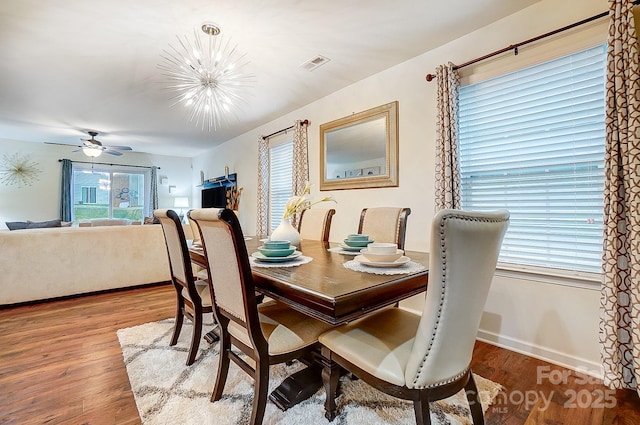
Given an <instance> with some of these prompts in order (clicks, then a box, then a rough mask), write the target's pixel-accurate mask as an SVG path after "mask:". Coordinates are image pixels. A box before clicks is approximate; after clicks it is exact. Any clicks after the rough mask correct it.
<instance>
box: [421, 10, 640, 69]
mask: <svg viewBox="0 0 640 425" xmlns="http://www.w3.org/2000/svg"><path fill="white" fill-rule="evenodd" d="M633 4H634V5H638V4H640V0H635V1H634V2H633ZM608 15H609V12H608V11H607V12H602V13H599V14H597V15H594V16H592V17H590V18H587V19H583V20H582V21H579V22H574V23H573V24H571V25H567V26H565V27H562V28H558V29H557V30H554V31H550V32H547V33H544V34H542V35H539V36H537V37H533V38H530V39H528V40H525V41H521V42H520V43H516V44H512V45H510V46H508V47H505V48H503V49H500V50H496V51H495V52H491V53H489V54H486V55H484V56H480V57H479V58H475V59H472V60H470V61H468V62H465V63H463V64H461V65H455V66H454V67H453V69H454V70H457V69H460V68H464V67H465V66H469V65H473V64H474V63H477V62H481V61H483V60H485V59H489V58H492V57H494V56H497V55H499V54H501V53H504V52H508V51H509V50H513V51H514V53H515V54H516V55H517V54H518V47H520V46H524V45H526V44H529V43H533V42H534V41H538V40H541V39H543V38H546V37H550V36H552V35H556V34H558V33H560V32H563V31H567V30H570V29H572V28H575V27H578V26H580V25H584V24H587V23H589V22H591V21H595V20H597V19H600V18H604V17H605V16H608ZM435 77H436V76H435V75H434V74H427V75H426V77H425V78H426V80H427V81H431V80H433V79H434V78H435Z"/></svg>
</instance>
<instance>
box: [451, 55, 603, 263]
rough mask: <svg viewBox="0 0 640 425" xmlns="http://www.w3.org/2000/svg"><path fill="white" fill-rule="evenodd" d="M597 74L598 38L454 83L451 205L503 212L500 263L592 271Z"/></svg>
mask: <svg viewBox="0 0 640 425" xmlns="http://www.w3.org/2000/svg"><path fill="white" fill-rule="evenodd" d="M605 74H606V49H605V46H597V47H593V48H590V49H587V50H584V51H580V52H577V53H574V54H571V55H567V56H564V57H561V58H558V59H554V60H551V61H548V62H544V63H541V64H538V65H535V66H532V67H528V68H525V69H521V70H519V71H516V72H513V73H509V74H506V75H502V76H499V77H497V78H493V79H490V80H487V81H483V82H479V83H476V84H472V85H468V86H464V87H461V88H460V97H459V101H460V110H459V124H460V131H459V162H460V184H461V188H460V198H461V199H460V201H461V204H460V205H461V208H462V209H472V210H490V209H496V208H506V209H508V210H509V211H510V212H511V222H510V225H509V230H508V232H507V235H506V237H505V239H504V242H503V245H502V251H501V254H500V260H499V261H500V262H501V263H502V264H503V266H509V265H516V267H518V268H524V269H532V270H536V271H540V270H541V269H543V271H544V272H550V273H551V274H556V273H557V274H565V273H566V272H568V273H569V274H572V273H575V272H579V273H582V272H586V273H587V274H590V273H600V272H601V262H602V238H603V236H602V235H603V223H602V215H603V202H604V153H605ZM523 266H524V267H523Z"/></svg>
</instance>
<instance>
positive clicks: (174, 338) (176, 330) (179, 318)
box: [169, 296, 184, 346]
mask: <svg viewBox="0 0 640 425" xmlns="http://www.w3.org/2000/svg"><path fill="white" fill-rule="evenodd" d="M183 309H184V301H183V300H182V298H180V296H178V300H177V302H176V324H175V325H174V326H173V335H171V341H169V345H170V346H174V345H176V343H177V342H178V337H179V336H180V331H181V330H182V322H183V321H184V313H183V311H182V310H183Z"/></svg>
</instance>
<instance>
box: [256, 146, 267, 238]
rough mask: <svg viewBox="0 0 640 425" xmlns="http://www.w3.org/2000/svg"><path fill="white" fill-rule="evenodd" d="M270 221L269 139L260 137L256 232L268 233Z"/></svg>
mask: <svg viewBox="0 0 640 425" xmlns="http://www.w3.org/2000/svg"><path fill="white" fill-rule="evenodd" d="M268 223H269V141H268V140H267V139H265V138H263V137H260V138H259V139H258V214H257V222H256V234H258V235H268V234H269V229H268Z"/></svg>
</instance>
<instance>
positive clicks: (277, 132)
mask: <svg viewBox="0 0 640 425" xmlns="http://www.w3.org/2000/svg"><path fill="white" fill-rule="evenodd" d="M302 124H303V125H309V120H304V121H302ZM293 127H295V125H292V126H291V127H287V128H283V129H282V130H278V131H274V132H273V133H271V134H269V135H267V136H262V138H263V139H268V138H269V137H273V136H275V135H276V134H280V133H284V132H285V131H289V130H291V129H292V128H293Z"/></svg>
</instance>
